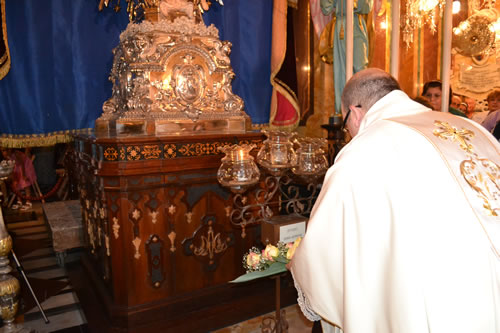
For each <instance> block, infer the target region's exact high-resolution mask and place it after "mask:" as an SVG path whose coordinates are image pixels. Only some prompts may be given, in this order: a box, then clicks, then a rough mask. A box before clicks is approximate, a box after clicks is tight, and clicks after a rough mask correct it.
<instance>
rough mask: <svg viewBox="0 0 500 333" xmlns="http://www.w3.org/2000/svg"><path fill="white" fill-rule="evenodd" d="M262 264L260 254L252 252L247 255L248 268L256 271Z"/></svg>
mask: <svg viewBox="0 0 500 333" xmlns="http://www.w3.org/2000/svg"><path fill="white" fill-rule="evenodd" d="M259 263H260V254H258V253H255V252H250V253H249V254H248V255H247V266H248V267H251V268H252V269H256V268H257V266H259Z"/></svg>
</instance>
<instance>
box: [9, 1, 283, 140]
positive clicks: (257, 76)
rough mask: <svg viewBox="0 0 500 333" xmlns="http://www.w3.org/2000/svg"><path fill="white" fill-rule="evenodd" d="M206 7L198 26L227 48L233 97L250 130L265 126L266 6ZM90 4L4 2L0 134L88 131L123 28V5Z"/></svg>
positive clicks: (107, 86) (107, 91)
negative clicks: (5, 60)
mask: <svg viewBox="0 0 500 333" xmlns="http://www.w3.org/2000/svg"><path fill="white" fill-rule="evenodd" d="M213 2H214V5H212V8H211V9H210V10H209V11H208V12H207V13H205V20H206V22H207V24H210V23H214V25H215V26H216V27H217V28H218V29H219V31H220V38H221V39H222V40H229V41H230V42H231V43H232V44H233V48H232V52H231V63H232V66H233V68H234V71H235V74H236V78H235V80H234V81H233V91H234V92H235V93H236V94H237V95H239V96H240V97H241V98H242V99H243V101H244V102H245V111H246V112H247V113H248V114H249V115H250V117H251V118H252V121H253V122H254V123H257V124H261V123H267V122H268V121H269V105H270V98H271V85H270V83H269V75H270V54H271V26H272V6H273V2H272V1H270V0H252V1H248V0H230V1H225V4H224V6H220V5H218V4H217V3H215V1H213ZM122 3H123V4H124V3H125V0H122ZM123 4H122V5H123ZM97 5H98V1H97V0H71V1H68V0H50V1H41V0H37V1H28V0H24V1H23V0H7V1H6V14H7V33H8V42H9V49H10V55H11V60H12V63H11V69H10V72H9V73H8V74H7V76H6V77H5V78H4V79H3V80H0V133H2V134H28V135H32V134H47V133H51V132H55V131H65V130H74V129H83V128H92V127H93V126H94V121H95V119H96V118H98V117H99V116H100V115H101V113H102V104H103V102H104V101H105V100H106V99H108V98H109V97H110V96H111V82H109V80H108V75H109V72H110V70H111V65H112V61H113V59H112V53H111V51H112V49H113V48H114V47H115V46H116V45H117V44H118V41H119V35H120V33H121V31H123V30H124V29H125V28H126V26H127V24H128V17H127V13H126V11H125V8H124V5H123V6H122V10H121V11H120V12H119V13H115V12H114V11H113V10H112V9H110V8H108V9H105V10H104V11H102V12H99V11H98V9H97Z"/></svg>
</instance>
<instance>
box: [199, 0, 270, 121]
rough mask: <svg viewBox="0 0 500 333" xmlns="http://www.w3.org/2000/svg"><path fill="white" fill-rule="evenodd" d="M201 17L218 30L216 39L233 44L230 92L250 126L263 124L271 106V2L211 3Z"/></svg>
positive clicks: (235, 0) (246, 0) (236, 0)
mask: <svg viewBox="0 0 500 333" xmlns="http://www.w3.org/2000/svg"><path fill="white" fill-rule="evenodd" d="M212 3H213V5H212V8H211V9H210V10H209V11H207V12H206V13H205V14H204V20H205V23H206V24H207V25H209V24H211V23H213V24H214V25H215V26H216V27H217V28H218V29H219V38H220V39H221V40H228V41H230V42H231V43H232V44H233V48H232V51H231V66H233V70H234V72H235V74H236V78H235V79H234V80H233V92H234V93H235V94H236V95H238V96H240V97H241V98H242V99H243V101H244V102H245V111H246V113H247V114H248V115H249V116H250V118H252V122H253V123H254V124H267V123H268V122H269V112H270V105H271V93H272V86H271V83H270V76H271V41H272V22H273V1H272V0H225V1H224V6H220V5H219V4H218V3H216V2H215V1H212Z"/></svg>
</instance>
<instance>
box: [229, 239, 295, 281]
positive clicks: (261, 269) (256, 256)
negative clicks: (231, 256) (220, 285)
mask: <svg viewBox="0 0 500 333" xmlns="http://www.w3.org/2000/svg"><path fill="white" fill-rule="evenodd" d="M301 240H302V237H299V238H297V239H296V240H295V241H294V242H293V243H283V242H278V244H276V245H271V244H268V245H267V246H266V248H265V249H264V250H262V251H261V250H259V249H258V248H256V247H252V248H251V249H250V250H249V251H248V253H247V254H245V255H244V256H243V267H244V268H245V269H246V274H244V275H241V276H240V277H238V278H236V279H235V280H233V281H231V282H246V281H251V280H254V279H258V278H261V277H264V276H271V275H274V274H278V273H282V272H285V271H286V270H287V268H286V265H287V264H288V263H289V262H290V260H292V257H293V255H294V253H295V250H296V249H297V247H298V246H299V244H300V241H301Z"/></svg>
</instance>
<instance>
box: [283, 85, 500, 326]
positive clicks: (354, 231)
mask: <svg viewBox="0 0 500 333" xmlns="http://www.w3.org/2000/svg"><path fill="white" fill-rule="evenodd" d="M499 165H500V145H499V143H498V142H497V141H496V140H495V139H494V137H493V136H492V135H491V134H490V133H488V132H487V131H486V130H484V129H483V128H482V127H481V126H479V125H477V124H475V123H474V122H472V121H469V120H468V119H465V118H461V117H456V116H454V115H451V114H447V113H441V112H435V111H429V109H427V108H425V107H424V106H422V105H420V104H418V103H416V102H413V101H412V100H411V99H409V98H408V96H406V94H405V93H403V92H402V91H393V92H391V93H390V94H388V95H387V96H385V97H384V98H382V99H381V100H379V101H378V102H377V103H376V104H375V105H374V106H373V107H372V108H371V109H370V110H369V111H368V112H367V114H366V115H365V117H364V119H363V120H362V122H361V126H360V130H359V133H358V135H356V136H355V137H354V138H353V140H352V141H351V142H350V143H349V144H348V145H346V146H345V147H344V149H343V150H342V151H341V152H340V153H339V155H338V156H337V159H336V161H335V164H334V166H332V167H331V168H330V169H329V170H328V173H327V175H326V177H325V180H324V183H323V187H322V190H321V193H320V195H319V197H318V199H317V201H316V204H315V206H314V208H313V211H312V214H311V218H310V219H309V224H308V229H307V232H306V235H305V237H304V239H303V240H302V242H301V244H300V246H299V248H298V249H297V252H296V253H295V256H294V258H293V260H292V264H291V270H292V274H293V276H294V279H295V283H296V286H297V289H298V292H299V303H300V304H301V308H302V309H303V311H304V312H305V313H306V315H307V316H308V318H310V319H313V320H314V319H319V318H321V319H323V321H324V322H323V327H325V329H326V327H328V326H329V325H330V324H332V325H336V326H338V327H340V328H342V329H343V331H344V332H346V333H370V332H381V333H385V332H403V333H422V332H433V333H435V332H438V333H440V332H442V333H448V332H453V333H460V332H464V333H465V332H467V333H469V332H485V333H494V332H497V333H498V332H500V256H498V254H499V253H500V252H499V250H500V243H499V242H500V238H499V237H500V217H499V215H500V205H499V202H500V188H499V184H500V180H499V177H500V173H499ZM328 323H330V324H328ZM330 329H331V332H333V331H334V330H333V326H330Z"/></svg>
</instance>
